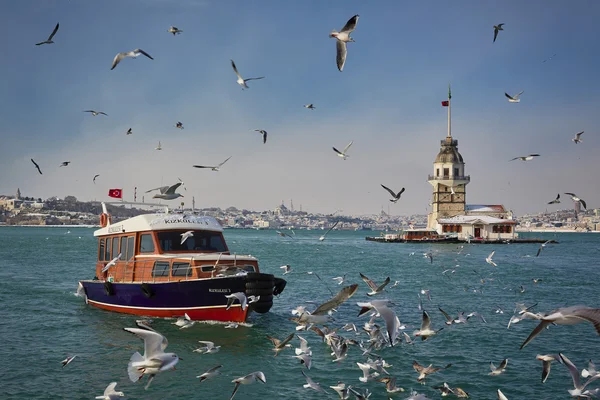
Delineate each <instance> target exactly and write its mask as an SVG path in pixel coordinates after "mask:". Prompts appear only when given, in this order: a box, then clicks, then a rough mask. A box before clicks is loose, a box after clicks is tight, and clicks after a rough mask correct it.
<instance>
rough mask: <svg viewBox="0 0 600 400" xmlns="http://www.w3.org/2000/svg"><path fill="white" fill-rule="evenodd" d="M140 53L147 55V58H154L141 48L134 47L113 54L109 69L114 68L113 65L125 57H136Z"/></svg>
mask: <svg viewBox="0 0 600 400" xmlns="http://www.w3.org/2000/svg"><path fill="white" fill-rule="evenodd" d="M140 54H143V55H145V56H146V57H148V58H149V59H151V60H154V58H152V56H151V55H150V54H148V53H146V52H145V51H144V50H142V49H135V50H131V51H126V52H123V53H117V55H116V56H115V58H114V60H113V63H112V67H111V68H110V69H111V70H113V69H115V67H116V66H117V65H118V64H119V63H120V62H121V60H122V59H124V58H125V57H131V58H137V56H139V55H140Z"/></svg>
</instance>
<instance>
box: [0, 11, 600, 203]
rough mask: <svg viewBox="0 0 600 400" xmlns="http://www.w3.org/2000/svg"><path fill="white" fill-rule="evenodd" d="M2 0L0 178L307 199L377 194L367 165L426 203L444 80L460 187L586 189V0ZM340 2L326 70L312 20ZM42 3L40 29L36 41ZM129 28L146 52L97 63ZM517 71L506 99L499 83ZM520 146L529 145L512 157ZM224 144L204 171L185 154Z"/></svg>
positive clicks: (0, 181) (1, 188)
mask: <svg viewBox="0 0 600 400" xmlns="http://www.w3.org/2000/svg"><path fill="white" fill-rule="evenodd" d="M0 11H1V12H0V22H1V23H0V47H1V48H2V50H3V53H4V54H5V57H4V58H3V60H4V62H2V63H0V76H1V77H2V79H0V93H1V95H0V135H1V138H2V145H1V146H0V169H1V170H2V171H3V173H2V175H0V193H4V194H12V193H14V192H15V191H16V188H17V187H20V189H21V192H22V193H23V195H26V196H29V195H33V196H35V197H43V198H47V197H50V196H60V197H64V196H65V195H74V196H77V197H78V198H80V199H82V200H90V199H97V200H103V199H107V196H106V195H107V191H108V189H109V188H123V190H124V193H125V197H126V199H128V200H131V199H132V195H133V188H134V187H135V186H137V187H138V194H141V193H142V192H143V191H144V190H148V189H151V188H154V187H157V186H160V185H163V184H165V185H166V184H172V183H175V182H177V178H181V179H183V180H184V181H185V183H186V186H187V191H183V192H182V193H183V194H184V195H185V198H184V201H185V202H186V205H188V206H189V205H191V197H192V196H195V199H196V206H197V207H210V206H220V207H228V206H236V207H240V208H248V209H256V210H262V209H269V208H273V207H274V206H275V205H276V204H278V203H280V202H281V200H285V202H286V204H289V200H290V199H293V201H294V205H295V206H296V207H299V205H300V204H302V206H303V209H304V210H307V211H313V212H333V211H334V210H335V209H343V210H344V213H346V214H349V213H354V214H368V213H377V212H379V211H380V210H381V207H382V206H383V207H384V208H385V209H386V210H387V207H388V200H387V199H388V196H387V193H386V192H385V191H384V190H383V189H382V188H381V187H380V186H379V185H380V184H381V183H383V184H385V185H386V186H389V187H391V188H393V189H395V190H399V189H400V188H402V187H405V188H406V191H405V193H404V194H403V196H402V199H401V201H399V202H398V203H397V204H395V205H392V206H391V208H390V211H391V213H392V214H404V215H408V214H412V213H426V212H427V211H428V203H429V200H430V198H431V186H430V185H429V184H428V183H427V181H426V179H427V175H428V174H429V173H432V171H433V165H432V163H433V160H434V159H435V156H436V154H437V152H438V151H439V142H440V140H441V139H443V138H444V136H445V134H446V123H447V120H446V109H445V108H443V107H441V104H440V102H441V101H442V100H444V99H445V97H446V93H447V85H448V83H451V84H452V94H453V103H452V117H453V118H452V119H453V128H452V131H453V136H454V138H456V139H458V140H459V150H460V151H461V153H462V155H463V157H464V159H465V162H466V173H467V174H470V175H471V183H470V184H469V185H468V186H467V202H468V203H472V204H473V203H487V204H491V203H502V204H504V205H505V206H506V207H507V208H511V209H513V210H514V211H515V212H516V213H517V214H522V213H525V212H533V211H538V210H543V209H545V208H546V203H547V202H548V201H550V200H552V199H554V197H555V196H556V193H558V192H560V193H563V192H574V193H577V194H578V195H579V196H580V197H582V198H583V199H585V200H586V201H587V203H588V207H598V205H599V204H598V200H597V199H598V197H599V195H600V185H599V184H598V177H597V171H599V170H600V157H598V154H599V150H600V138H599V135H598V133H599V132H600V129H599V127H600V119H599V118H598V110H599V109H600V96H599V94H600V80H598V79H597V69H598V65H599V62H600V53H599V52H598V51H597V28H596V22H597V21H596V19H597V16H598V15H600V13H599V12H600V3H598V2H595V1H591V0H590V1H577V2H568V3H567V2H547V1H527V2H523V1H503V2H481V1H460V2H444V3H442V2H409V3H407V2H396V1H378V2H364V1H343V2H330V1H326V2H323V1H316V0H315V1H305V2H279V1H244V2H242V1H227V2H225V1H211V0H198V1H196V0H183V1H168V0H144V1H143V0H126V1H102V2H91V1H73V0H70V1H69V0H64V1H51V0H48V1H46V0H44V1H41V0H40V1H21V2H2V4H1V5H0ZM354 14H359V15H360V19H359V22H358V26H357V28H356V30H355V32H354V33H353V35H352V36H353V37H354V39H355V40H356V42H355V43H350V44H349V45H348V58H347V62H346V66H345V68H344V71H343V72H341V73H340V72H339V71H338V70H337V68H336V64H335V40H334V39H332V38H329V37H328V34H329V32H330V31H331V30H332V29H337V30H339V29H341V28H342V27H343V26H344V24H345V23H346V21H347V20H348V19H349V18H350V17H352V16H353V15H354ZM57 22H60V29H59V31H58V33H57V34H56V36H55V37H54V41H55V43H54V44H51V45H43V46H35V43H37V42H40V41H42V40H45V39H46V38H47V37H48V35H49V34H50V32H51V31H52V29H53V28H54V26H55V25H56V23H57ZM501 22H502V23H504V24H505V25H504V28H505V30H504V31H503V32H500V34H499V36H498V39H497V41H496V43H492V39H493V28H492V27H493V25H496V24H498V23H501ZM171 25H174V26H177V27H178V28H179V29H181V30H183V34H181V35H178V36H176V37H173V36H172V35H171V34H169V33H168V32H167V29H168V28H169V27H170V26H171ZM138 47H139V48H142V49H143V50H145V51H146V52H148V53H149V54H150V55H152V56H153V57H154V60H149V59H146V58H145V57H143V56H142V57H139V58H138V59H135V60H133V59H125V60H123V61H122V62H121V63H120V64H119V65H118V66H117V67H116V68H115V70H113V71H111V70H110V66H111V63H112V59H113V58H114V56H115V55H116V53H118V52H121V51H129V50H132V49H134V48H138ZM7 54H10V57H7V56H6V55H7ZM553 54H556V55H555V56H554V57H553V58H552V59H550V60H549V61H547V62H545V63H544V62H543V61H544V60H545V59H547V58H549V57H551V56H552V55H553ZM230 59H234V60H235V62H236V64H237V66H238V69H239V70H240V72H241V74H242V75H243V76H245V77H252V76H263V75H264V76H266V78H265V79H263V80H260V81H251V82H249V86H250V89H249V90H244V91H242V90H241V88H240V87H239V86H238V85H237V84H236V82H235V80H236V77H235V74H234V73H233V71H232V69H231V66H230V61H229V60H230ZM521 90H524V91H525V92H524V94H523V95H522V97H521V99H522V100H521V103H519V104H509V103H508V102H507V101H506V98H505V97H504V92H508V93H517V92H519V91H521ZM307 103H314V104H315V106H316V107H317V109H316V110H314V111H311V110H307V109H305V108H303V107H302V105H303V104H307ZM87 109H96V110H101V111H104V112H106V113H107V114H108V115H109V116H108V117H103V116H97V117H92V116H91V115H89V114H87V113H83V112H82V111H83V110H87ZM177 121H181V122H183V124H184V127H185V129H184V130H178V129H176V128H175V127H174V125H175V123H176V122H177ZM128 128H132V129H133V135H130V136H126V135H125V132H126V131H127V129H128ZM258 128H260V129H265V130H267V131H268V133H269V136H268V141H267V143H266V144H264V145H263V144H262V141H261V138H260V134H258V133H256V132H253V131H252V130H253V129H258ZM581 130H584V131H585V133H584V135H583V136H582V139H583V142H582V143H581V144H579V145H575V144H574V143H573V142H571V138H572V137H573V136H574V134H575V133H576V132H579V131H581ZM159 140H160V141H161V144H162V146H163V150H162V151H161V152H158V151H155V150H154V148H155V147H156V145H157V144H158V141H159ZM351 140H353V141H354V144H353V146H352V148H351V150H350V152H349V154H350V157H349V158H348V159H347V160H346V161H343V160H341V159H340V158H338V157H336V156H335V153H334V152H333V150H332V149H331V147H332V146H335V147H337V148H340V147H342V148H343V147H344V146H345V145H346V144H347V143H348V142H349V141H351ZM529 153H539V154H541V155H542V156H541V157H539V158H538V159H536V160H535V161H533V162H527V163H524V162H517V161H514V162H511V163H509V162H508V160H509V159H511V158H513V157H516V156H520V155H526V154H529ZM229 156H232V158H231V160H230V161H229V162H228V163H227V164H225V166H223V168H222V169H221V171H220V172H212V171H209V170H199V169H195V168H192V165H194V164H209V165H210V164H216V163H219V162H221V161H222V160H224V159H225V158H227V157H229ZM30 158H34V159H35V160H36V161H37V162H38V164H40V166H41V168H42V171H43V172H44V174H43V175H39V174H38V173H37V172H36V170H35V169H34V167H33V165H32V164H31V162H30V160H29V159H30ZM63 161H71V165H70V166H69V167H67V168H59V167H58V166H59V165H60V163H61V162H63ZM95 174H100V177H99V178H98V179H97V181H96V184H95V185H94V184H93V183H92V177H93V176H94V175H95ZM140 197H141V196H138V200H139V199H140ZM149 197H150V196H149V195H146V201H148V198H149ZM569 203H570V202H568V201H565V203H564V204H561V206H565V207H566V206H570V204H569ZM551 207H556V206H549V209H552V208H551Z"/></svg>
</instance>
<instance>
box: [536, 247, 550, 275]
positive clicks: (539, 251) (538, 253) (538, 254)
mask: <svg viewBox="0 0 600 400" xmlns="http://www.w3.org/2000/svg"><path fill="white" fill-rule="evenodd" d="M550 242H551V240H546V241H545V242H544V243H542V244H541V245H540V248H539V249H538V251H537V254H536V255H535V256H536V257H539V256H540V253H541V252H542V249H543V248H544V247H546V245H547V244H548V243H550ZM539 281H541V279H539V280H537V281H536V280H535V279H534V281H533V283H538V282H539Z"/></svg>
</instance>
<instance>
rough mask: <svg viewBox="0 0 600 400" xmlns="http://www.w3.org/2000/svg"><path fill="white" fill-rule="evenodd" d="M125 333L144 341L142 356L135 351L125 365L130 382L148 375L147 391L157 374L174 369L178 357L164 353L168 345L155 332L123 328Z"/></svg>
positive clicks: (164, 339) (161, 336)
mask: <svg viewBox="0 0 600 400" xmlns="http://www.w3.org/2000/svg"><path fill="white" fill-rule="evenodd" d="M123 330H125V331H126V332H129V333H133V334H134V335H136V336H137V337H139V338H140V339H142V340H143V341H144V355H143V356H142V355H141V354H140V353H138V352H137V351H136V352H135V353H133V355H132V356H131V358H130V360H129V364H128V365H127V373H128V374H129V379H130V380H131V381H132V382H137V381H139V380H140V379H142V377H143V376H144V375H149V379H148V383H147V384H146V387H145V388H144V389H146V390H147V389H148V386H150V383H151V382H152V380H153V379H154V377H155V376H156V374H158V373H159V372H163V371H166V370H169V369H175V365H176V364H177V363H178V362H179V357H177V354H175V353H165V352H164V350H165V349H166V348H167V346H168V345H169V342H168V341H167V338H166V337H164V336H163V335H161V334H160V333H158V332H156V331H149V330H146V329H139V328H123Z"/></svg>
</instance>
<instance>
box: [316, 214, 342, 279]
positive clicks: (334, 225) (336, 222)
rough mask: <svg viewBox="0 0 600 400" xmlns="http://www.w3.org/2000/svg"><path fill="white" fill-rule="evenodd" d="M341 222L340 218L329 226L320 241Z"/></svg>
mask: <svg viewBox="0 0 600 400" xmlns="http://www.w3.org/2000/svg"><path fill="white" fill-rule="evenodd" d="M339 222H340V221H339V220H337V221H335V224H333V225H332V226H331V228H329V229H328V230H327V232H325V234H324V235H322V236H321V237H320V238H319V241H320V242H322V241H323V240H325V237H326V236H327V234H328V233H329V232H331V231H332V230H333V229H334V228H335V227H336V226H337V224H338V223H339ZM340 284H341V282H340Z"/></svg>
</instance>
